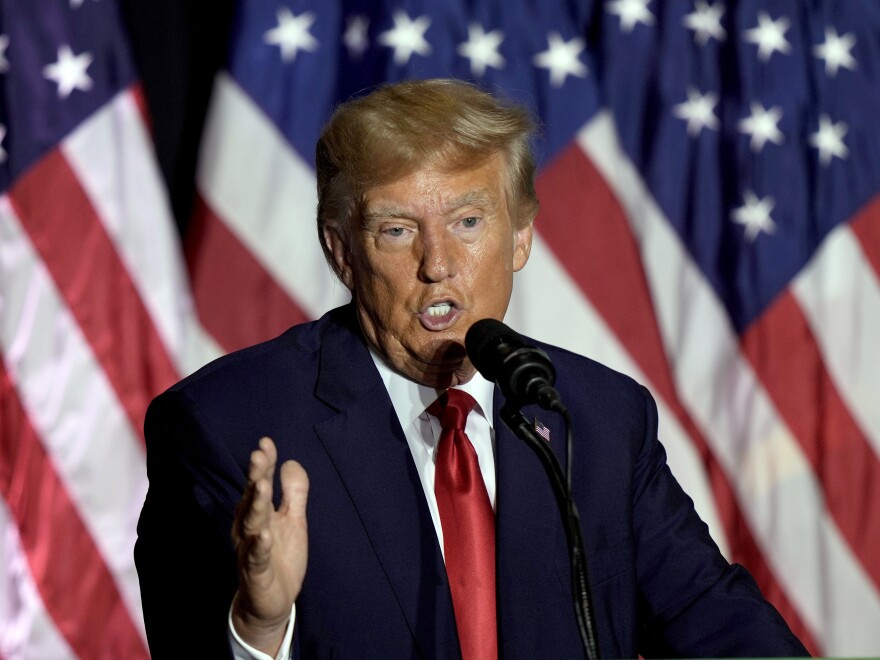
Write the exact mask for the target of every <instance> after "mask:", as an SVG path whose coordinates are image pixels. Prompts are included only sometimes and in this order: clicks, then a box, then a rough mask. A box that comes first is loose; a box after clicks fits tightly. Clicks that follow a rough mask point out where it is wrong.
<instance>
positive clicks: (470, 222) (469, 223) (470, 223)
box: [461, 216, 480, 229]
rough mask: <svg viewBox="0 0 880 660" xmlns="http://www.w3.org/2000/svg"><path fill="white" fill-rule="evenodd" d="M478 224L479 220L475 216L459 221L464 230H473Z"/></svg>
mask: <svg viewBox="0 0 880 660" xmlns="http://www.w3.org/2000/svg"><path fill="white" fill-rule="evenodd" d="M479 223H480V219H479V218H477V217H475V216H472V217H470V218H465V219H463V220H462V221H461V224H462V226H463V227H464V228H465V229H473V228H474V227H476V226H477V225H478V224H479Z"/></svg>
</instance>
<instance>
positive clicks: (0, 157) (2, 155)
mask: <svg viewBox="0 0 880 660" xmlns="http://www.w3.org/2000/svg"><path fill="white" fill-rule="evenodd" d="M5 139H6V127H5V126H4V125H3V124H0V163H5V162H6V149H4V148H3V140H5Z"/></svg>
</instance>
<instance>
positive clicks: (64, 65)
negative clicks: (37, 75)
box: [43, 44, 92, 99]
mask: <svg viewBox="0 0 880 660" xmlns="http://www.w3.org/2000/svg"><path fill="white" fill-rule="evenodd" d="M91 63H92V54H91V53H88V52H84V53H81V54H79V55H74V54H73V51H72V50H70V46H68V45H67V44H65V45H63V46H61V47H60V48H59V49H58V61H57V62H54V63H53V64H47V65H46V66H45V67H43V77H45V78H47V79H48V80H52V81H54V82H55V83H56V84H57V85H58V98H60V99H66V98H67V97H68V96H70V93H71V92H72V91H73V90H75V89H79V90H81V91H83V92H86V91H88V90H90V89H91V88H92V79H91V78H90V77H89V74H88V73H86V69H88V68H89V65H90V64H91Z"/></svg>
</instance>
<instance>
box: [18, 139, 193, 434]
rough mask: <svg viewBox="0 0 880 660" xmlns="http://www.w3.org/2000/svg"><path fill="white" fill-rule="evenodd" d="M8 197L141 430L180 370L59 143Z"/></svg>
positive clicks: (138, 431) (121, 400)
mask: <svg viewBox="0 0 880 660" xmlns="http://www.w3.org/2000/svg"><path fill="white" fill-rule="evenodd" d="M10 199H11V201H12V205H13V207H14V209H15V212H16V214H17V215H18V217H19V219H20V220H21V223H22V225H23V226H24V228H25V230H26V231H27V232H28V234H29V235H30V239H31V242H32V243H33V245H34V247H35V248H36V250H37V251H38V252H39V254H40V256H41V257H42V259H43V261H44V262H45V264H46V267H47V268H48V269H49V272H50V273H51V274H52V277H53V279H54V280H55V284H56V286H57V287H58V289H59V290H60V292H61V295H62V296H63V297H64V299H65V300H66V302H67V305H68V307H69V308H70V311H71V313H72V314H73V316H74V317H75V318H76V320H77V322H78V324H79V326H80V328H81V329H82V331H83V334H84V335H85V337H86V339H87V340H88V341H89V343H90V344H91V347H92V350H93V351H94V353H95V356H96V357H97V359H98V360H99V362H100V363H101V366H102V368H103V370H104V372H105V373H106V374H107V377H108V379H109V380H110V382H111V384H112V385H113V388H114V389H115V391H116V395H117V397H118V398H119V401H120V402H121V404H122V406H123V407H124V409H125V411H126V413H127V414H128V417H129V419H130V420H131V423H132V425H133V427H134V429H135V432H136V434H137V435H138V436H139V437H142V429H143V418H144V414H145V412H146V409H147V405H148V404H149V402H150V399H151V398H152V397H153V396H155V395H156V394H158V393H159V392H161V391H162V390H164V389H165V388H167V387H169V386H170V385H172V384H173V383H174V382H175V381H176V380H177V379H178V376H177V373H176V370H175V368H174V366H173V365H172V363H171V360H170V359H169V357H168V354H167V353H166V351H165V348H164V346H163V344H162V341H161V340H160V338H159V336H158V334H157V333H156V330H155V328H154V326H153V322H152V319H151V318H150V316H149V314H148V313H147V310H146V308H145V307H144V304H143V301H142V300H141V298H140V296H139V295H138V292H137V290H136V289H135V286H134V284H133V283H132V281H131V278H130V277H129V274H128V271H127V270H126V267H125V265H124V264H123V263H122V262H121V261H120V259H119V255H118V254H117V253H116V250H115V248H114V246H113V243H112V241H111V240H110V238H109V236H108V235H107V233H106V232H105V230H104V226H103V225H102V224H101V220H100V218H98V216H97V214H96V212H95V209H94V208H93V207H92V204H91V202H90V201H89V199H88V198H87V197H86V195H85V193H84V192H83V190H82V188H81V187H80V185H79V181H78V180H77V178H76V175H75V174H74V172H73V170H72V169H71V168H70V166H69V165H68V163H67V161H66V160H65V159H64V157H63V156H62V155H61V153H60V152H58V151H53V152H51V153H49V154H48V155H47V156H46V157H45V158H43V159H42V160H41V161H39V162H38V163H37V164H36V165H35V166H34V167H33V168H32V169H31V170H30V171H28V172H27V173H26V174H25V175H24V176H22V177H21V178H19V180H18V181H17V182H16V183H15V185H14V186H13V187H12V188H11V189H10Z"/></svg>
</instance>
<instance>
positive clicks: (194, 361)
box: [61, 91, 220, 375]
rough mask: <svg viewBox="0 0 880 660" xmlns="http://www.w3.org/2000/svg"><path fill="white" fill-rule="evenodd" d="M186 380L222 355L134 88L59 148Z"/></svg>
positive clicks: (90, 118)
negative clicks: (202, 315) (195, 297)
mask: <svg viewBox="0 0 880 660" xmlns="http://www.w3.org/2000/svg"><path fill="white" fill-rule="evenodd" d="M61 151H62V152H63V153H64V156H65V158H66V159H67V161H68V163H69V164H70V167H71V168H72V169H73V171H74V173H75V174H76V177H77V179H79V181H80V184H81V185H82V187H83V190H84V191H85V193H86V195H87V196H88V197H89V200H90V201H91V203H92V205H93V206H94V208H95V211H96V212H97V214H98V217H99V218H100V219H101V222H102V223H103V225H104V228H105V230H106V231H107V234H108V235H109V236H110V239H111V240H112V241H113V244H114V246H115V247H116V251H117V253H118V254H119V257H120V259H121V260H122V262H123V263H124V264H125V266H126V268H127V269H128V273H129V276H130V277H131V278H132V280H133V282H134V285H135V287H136V289H137V291H138V294H139V295H140V297H141V299H142V300H143V301H144V305H145V306H146V308H147V311H148V313H149V314H150V317H151V318H152V320H153V324H154V326H155V327H156V330H157V332H158V334H159V336H160V338H161V339H162V342H163V344H164V345H165V348H166V350H167V351H168V354H169V356H170V357H171V359H172V362H174V364H175V365H176V367H177V371H178V373H179V374H181V375H186V374H188V373H190V372H192V371H194V370H195V369H197V368H198V367H200V366H202V365H203V364H205V363H206V362H208V361H209V360H212V359H214V358H215V357H217V356H218V355H220V350H219V348H218V347H217V346H216V344H214V342H213V340H211V339H210V338H209V336H208V335H207V333H205V332H204V330H203V329H202V327H201V325H200V324H199V323H198V321H197V319H196V316H195V311H194V306H193V301H192V297H191V296H190V295H189V283H188V280H187V277H186V273H185V271H184V267H183V260H182V253H181V248H180V241H179V238H178V235H177V231H176V229H175V225H174V220H173V219H172V214H171V209H170V207H169V205H168V200H167V195H166V192H165V187H164V185H163V183H162V181H161V179H160V177H159V171H158V167H157V165H156V162H155V159H154V158H153V156H152V154H153V147H152V142H151V140H150V136H149V134H148V132H147V129H146V127H145V126H144V123H143V120H142V118H141V113H140V110H139V108H138V105H137V102H136V101H135V99H134V96H133V94H132V92H131V91H125V92H120V93H119V94H118V95H117V96H116V97H115V98H114V99H113V100H112V101H110V102H109V103H107V104H105V105H104V106H103V107H102V108H101V109H100V110H98V111H97V112H95V113H94V114H93V115H92V116H91V117H89V118H88V119H87V120H86V121H84V122H83V123H82V124H81V125H80V126H79V127H78V128H77V129H76V130H75V131H74V132H73V133H71V134H70V135H69V136H67V137H66V138H65V139H64V141H63V142H62V143H61Z"/></svg>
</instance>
